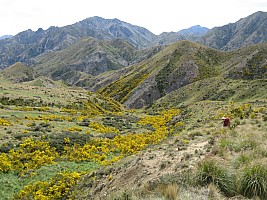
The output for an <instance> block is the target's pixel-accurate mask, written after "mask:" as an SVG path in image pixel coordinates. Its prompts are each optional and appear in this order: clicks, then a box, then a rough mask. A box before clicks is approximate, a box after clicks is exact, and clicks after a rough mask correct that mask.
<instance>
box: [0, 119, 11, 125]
mask: <svg viewBox="0 0 267 200" xmlns="http://www.w3.org/2000/svg"><path fill="white" fill-rule="evenodd" d="M0 126H11V122H9V121H8V120H7V119H4V118H0Z"/></svg>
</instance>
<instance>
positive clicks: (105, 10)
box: [0, 0, 267, 36]
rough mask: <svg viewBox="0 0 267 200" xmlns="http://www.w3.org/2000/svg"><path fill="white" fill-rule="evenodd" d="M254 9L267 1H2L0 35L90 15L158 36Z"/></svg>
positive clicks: (233, 17) (229, 19)
mask: <svg viewBox="0 0 267 200" xmlns="http://www.w3.org/2000/svg"><path fill="white" fill-rule="evenodd" d="M257 11H264V12H267V0H1V1H0V27H1V28H0V36H2V35H16V34H17V33H19V32H22V31H25V30H28V29H31V30H33V31H36V30H37V29H38V28H43V29H45V30H46V29H48V28H49V27H50V26H58V27H62V26H66V25H70V24H73V23H75V22H78V21H81V20H83V19H86V18H88V17H93V16H99V17H103V18H106V19H113V18H117V19H119V20H121V21H124V22H128V23H130V24H133V25H138V26H142V27H145V28H147V29H148V30H150V31H151V32H153V33H154V34H157V35H158V34H160V33H162V32H170V31H174V32H176V31H179V30H181V29H185V28H189V27H191V26H194V25H201V26H203V27H207V28H213V27H216V26H223V25H226V24H228V23H234V22H236V21H238V20H239V19H241V18H244V17H247V16H249V15H251V14H253V13H255V12H257Z"/></svg>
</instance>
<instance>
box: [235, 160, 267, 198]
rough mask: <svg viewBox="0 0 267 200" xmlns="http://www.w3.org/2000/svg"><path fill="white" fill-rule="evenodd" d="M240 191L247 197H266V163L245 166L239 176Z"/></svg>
mask: <svg viewBox="0 0 267 200" xmlns="http://www.w3.org/2000/svg"><path fill="white" fill-rule="evenodd" d="M240 178H241V179H240V189H239V190H240V193H241V194H242V195H244V196H246V197H248V198H255V197H259V198H260V199H262V200H263V199H267V165H262V164H255V165H253V166H250V167H246V168H245V169H244V170H243V172H242V175H241V177H240Z"/></svg>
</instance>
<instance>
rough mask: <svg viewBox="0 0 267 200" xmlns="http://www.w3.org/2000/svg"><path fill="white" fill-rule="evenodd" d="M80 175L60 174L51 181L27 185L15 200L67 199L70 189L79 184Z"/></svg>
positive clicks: (74, 173) (75, 173)
mask: <svg viewBox="0 0 267 200" xmlns="http://www.w3.org/2000/svg"><path fill="white" fill-rule="evenodd" d="M79 178H80V174H79V173H77V172H73V173H59V174H57V175H56V176H55V177H54V178H51V179H50V180H49V181H37V182H35V183H33V184H30V185H27V186H25V187H24V189H23V190H21V191H20V192H19V194H18V195H17V196H16V197H15V199H40V200H46V199H47V200H48V199H67V197H68V196H69V195H70V194H71V191H70V189H71V188H72V187H73V186H74V185H76V184H77V182H78V180H79Z"/></svg>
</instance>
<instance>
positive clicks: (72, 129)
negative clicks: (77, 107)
mask: <svg viewBox="0 0 267 200" xmlns="http://www.w3.org/2000/svg"><path fill="white" fill-rule="evenodd" d="M82 130H83V129H82V128H81V127H75V126H73V127H69V128H68V131H71V132H79V131H82Z"/></svg>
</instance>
